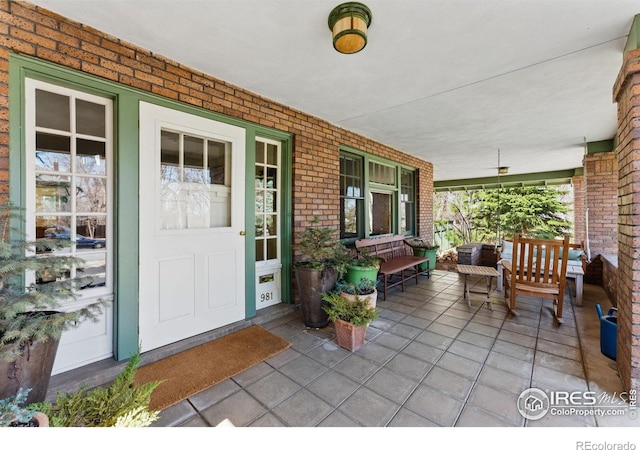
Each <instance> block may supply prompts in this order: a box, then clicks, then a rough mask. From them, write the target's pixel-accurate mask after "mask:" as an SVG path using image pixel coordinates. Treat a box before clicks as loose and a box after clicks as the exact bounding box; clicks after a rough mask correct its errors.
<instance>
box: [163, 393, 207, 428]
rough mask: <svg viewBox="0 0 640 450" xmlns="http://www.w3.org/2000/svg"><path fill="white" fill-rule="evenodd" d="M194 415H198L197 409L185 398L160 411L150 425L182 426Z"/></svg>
mask: <svg viewBox="0 0 640 450" xmlns="http://www.w3.org/2000/svg"><path fill="white" fill-rule="evenodd" d="M194 417H199V416H198V411H197V410H195V409H194V408H193V407H192V406H191V405H190V404H189V402H188V401H187V400H183V401H181V402H179V403H176V404H175V405H173V406H169V407H168V408H167V409H165V410H163V411H161V412H160V416H159V418H158V420H156V421H155V422H153V423H152V424H151V427H177V426H182V424H184V423H186V422H188V421H190V420H192V419H193V418H194Z"/></svg>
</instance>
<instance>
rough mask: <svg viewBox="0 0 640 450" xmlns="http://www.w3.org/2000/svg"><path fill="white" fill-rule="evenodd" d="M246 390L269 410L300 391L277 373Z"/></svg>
mask: <svg viewBox="0 0 640 450" xmlns="http://www.w3.org/2000/svg"><path fill="white" fill-rule="evenodd" d="M246 390H247V392H248V393H250V394H251V395H253V396H254V397H255V398H256V399H257V400H259V401H260V403H262V404H263V405H265V406H266V407H267V408H269V409H271V408H273V407H274V406H276V405H277V404H279V403H280V402H282V401H283V400H284V399H286V398H288V397H290V396H291V395H293V394H294V393H295V392H297V391H298V390H300V385H299V384H298V383H295V382H294V381H292V380H291V379H290V378H288V377H286V376H285V375H283V374H281V373H279V372H273V373H270V374H269V375H267V376H265V377H264V378H262V379H260V380H258V381H256V382H255V383H253V384H252V385H251V386H248V387H247V388H246Z"/></svg>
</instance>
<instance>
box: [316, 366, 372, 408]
mask: <svg viewBox="0 0 640 450" xmlns="http://www.w3.org/2000/svg"><path fill="white" fill-rule="evenodd" d="M359 386H360V384H359V383H356V382H355V381H353V380H351V379H349V378H347V377H346V376H344V375H342V374H340V373H338V372H336V371H334V370H329V371H328V372H325V373H323V374H322V376H320V377H318V378H316V379H315V380H313V381H312V382H311V383H309V384H308V385H307V386H306V389H308V390H309V391H310V392H312V393H314V394H315V395H317V396H318V397H320V398H321V399H322V400H324V401H325V402H327V403H329V404H330V405H332V406H338V405H339V404H340V403H342V402H343V401H344V400H345V399H346V398H347V397H348V396H349V395H351V394H352V393H354V392H355V391H356V389H358V387H359Z"/></svg>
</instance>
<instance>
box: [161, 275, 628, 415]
mask: <svg viewBox="0 0 640 450" xmlns="http://www.w3.org/2000/svg"><path fill="white" fill-rule="evenodd" d="M476 283H477V284H478V287H480V286H484V284H483V283H484V279H481V278H478V279H477V280H476ZM494 284H495V283H494ZM572 292H573V291H572V289H569V292H568V293H567V296H566V300H565V313H564V316H565V323H564V324H563V325H561V326H560V327H558V326H557V325H555V324H554V320H553V316H552V312H551V302H550V301H548V300H547V301H541V300H539V299H534V298H526V297H521V298H520V299H519V301H518V310H519V312H520V315H519V316H518V317H517V318H514V317H511V316H510V315H508V314H507V313H506V308H505V306H504V302H503V300H502V297H501V294H499V293H497V292H496V291H494V292H493V293H492V296H493V297H494V302H493V311H491V310H490V309H489V308H488V307H487V306H482V304H481V303H480V302H474V303H473V305H472V308H471V309H469V307H468V306H467V304H466V302H464V300H463V298H462V279H461V276H459V275H458V274H457V273H455V272H446V271H438V270H437V271H435V272H434V273H433V275H432V277H431V278H430V279H426V278H422V279H421V280H420V283H419V284H418V285H417V286H416V285H410V286H409V287H408V288H407V289H406V290H405V292H401V291H400V289H399V288H396V289H394V290H392V291H391V294H390V295H389V297H388V299H387V301H384V302H383V301H378V307H379V308H380V312H381V313H380V318H379V319H378V320H377V321H375V322H374V323H373V324H372V325H371V326H370V327H369V329H368V331H367V342H366V344H365V346H364V347H362V348H361V349H360V350H358V351H356V352H353V353H351V352H348V351H346V350H344V349H342V348H339V347H337V346H336V343H335V334H334V332H333V327H332V326H328V327H326V328H323V329H307V328H306V327H305V326H304V324H303V322H302V319H301V316H300V313H299V312H297V311H296V312H289V313H288V314H286V315H284V316H282V317H278V318H275V319H272V320H269V321H266V322H264V323H262V324H261V325H262V326H263V327H264V328H266V329H268V330H270V331H271V332H273V333H275V334H277V335H279V336H281V337H283V338H285V339H287V340H289V341H290V342H291V343H292V346H291V348H289V349H288V350H286V351H284V352H282V353H280V354H278V355H276V356H274V357H272V358H270V359H268V360H266V361H264V362H262V363H260V364H258V365H257V366H254V367H252V368H250V369H248V370H246V371H244V372H242V373H240V374H239V375H237V376H235V377H233V378H230V379H228V380H226V381H224V382H222V383H219V384H217V385H215V386H213V387H211V388H209V389H207V390H205V391H203V392H201V393H199V394H197V395H194V396H193V397H190V398H189V399H186V400H184V401H182V402H180V403H179V404H177V405H174V406H172V407H170V408H168V409H166V410H165V411H163V412H162V413H161V417H160V419H159V420H158V421H157V422H156V423H155V424H154V426H155V427H210V426H216V425H217V424H220V423H221V422H223V421H224V420H225V419H227V420H228V421H230V422H231V423H232V424H234V425H235V426H236V427H541V426H542V427H556V426H557V427H608V426H638V425H640V421H638V420H637V419H636V420H633V419H631V418H630V417H631V416H633V413H635V411H629V405H628V404H624V405H623V406H622V407H621V409H620V411H621V412H622V413H623V414H624V415H622V416H615V417H613V416H602V417H599V416H596V415H594V410H595V409H599V410H601V411H602V410H603V409H606V410H607V413H610V411H612V410H614V409H615V407H614V406H611V407H607V408H601V407H599V406H598V407H597V408H579V410H580V411H579V412H578V413H574V412H571V413H570V414H567V415H559V414H556V415H552V414H550V413H548V414H547V415H546V416H544V417H543V418H542V419H539V420H527V419H525V418H524V417H523V416H522V415H521V414H520V413H519V411H518V409H517V403H516V402H517V399H518V396H519V395H520V394H521V393H522V391H523V390H525V389H527V388H530V387H536V388H539V389H542V390H543V391H545V392H548V393H549V392H565V391H567V392H580V393H582V392H586V391H593V392H596V393H597V395H598V396H600V395H603V393H605V394H608V395H610V396H612V397H613V398H614V399H616V400H617V399H618V397H617V396H618V395H619V393H620V392H621V391H622V385H621V382H620V380H619V378H618V375H617V371H616V368H615V362H614V361H612V360H610V359H609V358H607V357H605V356H604V355H603V354H602V353H601V352H600V347H599V345H600V340H599V339H600V325H599V319H598V316H597V313H596V310H595V304H596V303H600V304H601V305H602V307H603V309H604V310H605V312H606V311H607V310H608V308H609V307H610V303H609V302H608V300H607V298H606V295H605V294H604V291H603V290H602V288H600V287H598V286H592V285H585V293H584V305H583V306H582V307H578V306H573V305H572V303H571V302H570V301H569V296H570V295H571V293H572ZM476 295H477V294H476ZM598 398H600V397H598ZM598 401H600V400H598ZM600 404H601V403H598V405H600ZM615 404H616V405H617V402H615ZM608 405H611V403H609V404H608ZM563 411H567V410H563Z"/></svg>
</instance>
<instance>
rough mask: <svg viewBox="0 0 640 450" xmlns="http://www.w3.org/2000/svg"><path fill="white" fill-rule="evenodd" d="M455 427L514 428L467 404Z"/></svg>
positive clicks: (494, 416)
mask: <svg viewBox="0 0 640 450" xmlns="http://www.w3.org/2000/svg"><path fill="white" fill-rule="evenodd" d="M455 426H456V427H514V426H516V425H514V424H513V423H511V422H509V421H507V420H505V419H504V418H501V417H498V416H496V415H493V414H490V413H489V412H487V411H485V410H483V409H480V408H478V407H477V406H474V405H470V404H467V405H466V406H465V407H464V408H463V409H462V413H461V414H460V418H459V419H458V421H457V422H456V424H455Z"/></svg>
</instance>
